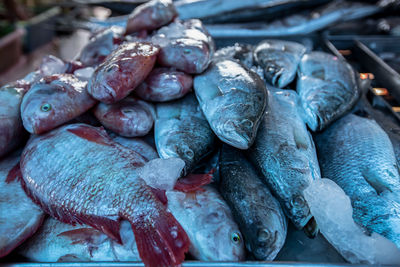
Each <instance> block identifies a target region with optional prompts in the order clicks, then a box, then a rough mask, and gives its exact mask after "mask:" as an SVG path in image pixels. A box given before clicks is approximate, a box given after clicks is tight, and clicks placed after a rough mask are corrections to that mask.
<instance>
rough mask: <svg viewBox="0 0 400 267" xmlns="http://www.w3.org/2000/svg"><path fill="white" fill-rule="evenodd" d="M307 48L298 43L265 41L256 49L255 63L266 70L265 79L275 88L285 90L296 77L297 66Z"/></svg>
mask: <svg viewBox="0 0 400 267" xmlns="http://www.w3.org/2000/svg"><path fill="white" fill-rule="evenodd" d="M305 53H306V47H305V46H304V45H302V44H299V43H296V42H289V41H282V40H264V41H262V42H261V43H259V44H258V45H257V46H256V47H255V49H254V53H253V55H254V60H255V62H256V63H257V64H258V65H259V66H261V67H262V68H263V69H264V77H265V78H266V79H267V81H268V82H269V83H270V84H272V85H273V86H276V87H279V88H283V87H285V86H287V85H288V84H289V83H291V82H292V81H293V80H294V78H295V77H296V71H297V66H298V65H299V63H300V60H301V58H302V56H303V55H304V54H305Z"/></svg>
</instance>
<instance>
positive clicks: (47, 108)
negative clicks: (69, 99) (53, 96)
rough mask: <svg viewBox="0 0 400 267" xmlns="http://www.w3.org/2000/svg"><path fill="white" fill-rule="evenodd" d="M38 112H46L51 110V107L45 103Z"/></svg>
mask: <svg viewBox="0 0 400 267" xmlns="http://www.w3.org/2000/svg"><path fill="white" fill-rule="evenodd" d="M40 110H41V111H43V112H48V111H50V110H51V105H50V104H49V103H45V104H43V105H42V106H41V107H40Z"/></svg>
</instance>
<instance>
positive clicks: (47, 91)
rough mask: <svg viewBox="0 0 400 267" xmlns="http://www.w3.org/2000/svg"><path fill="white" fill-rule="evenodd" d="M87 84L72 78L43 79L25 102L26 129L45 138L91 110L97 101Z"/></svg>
mask: <svg viewBox="0 0 400 267" xmlns="http://www.w3.org/2000/svg"><path fill="white" fill-rule="evenodd" d="M86 84H87V83H86V82H83V81H80V80H79V79H78V78H76V77H75V76H74V75H72V74H57V75H52V76H47V77H44V78H43V79H41V80H40V81H39V82H38V83H36V84H35V85H34V86H33V87H32V88H31V89H30V90H29V92H28V93H27V94H26V95H25V97H24V99H23V100H22V104H21V116H22V122H23V124H24V127H25V129H26V130H27V131H28V132H30V133H33V134H41V133H44V132H47V131H49V130H51V129H53V128H55V127H57V126H59V125H61V124H63V123H65V122H67V121H69V120H72V119H74V118H75V117H77V116H79V115H81V114H83V113H84V112H85V111H87V110H88V109H90V108H91V107H92V106H94V105H95V104H96V101H95V100H94V99H93V98H91V97H90V95H89V94H88V93H87V91H86Z"/></svg>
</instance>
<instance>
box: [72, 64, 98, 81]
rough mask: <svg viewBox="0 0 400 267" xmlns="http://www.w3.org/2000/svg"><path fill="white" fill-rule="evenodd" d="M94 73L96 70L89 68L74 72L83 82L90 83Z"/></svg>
mask: <svg viewBox="0 0 400 267" xmlns="http://www.w3.org/2000/svg"><path fill="white" fill-rule="evenodd" d="M93 72H94V68H92V67H87V68H82V69H77V70H76V71H74V75H75V76H76V77H77V78H78V79H79V80H82V81H89V80H90V78H91V77H92V75H93Z"/></svg>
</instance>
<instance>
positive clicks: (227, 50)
mask: <svg viewBox="0 0 400 267" xmlns="http://www.w3.org/2000/svg"><path fill="white" fill-rule="evenodd" d="M253 49H254V47H253V46H252V45H249V44H239V43H235V44H234V45H232V46H227V47H223V48H221V49H218V50H217V51H216V52H215V55H214V59H215V58H218V59H219V58H221V59H223V58H225V59H236V60H239V62H241V63H242V64H244V65H245V66H246V67H247V68H249V69H251V68H252V67H253V66H254V59H253Z"/></svg>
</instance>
